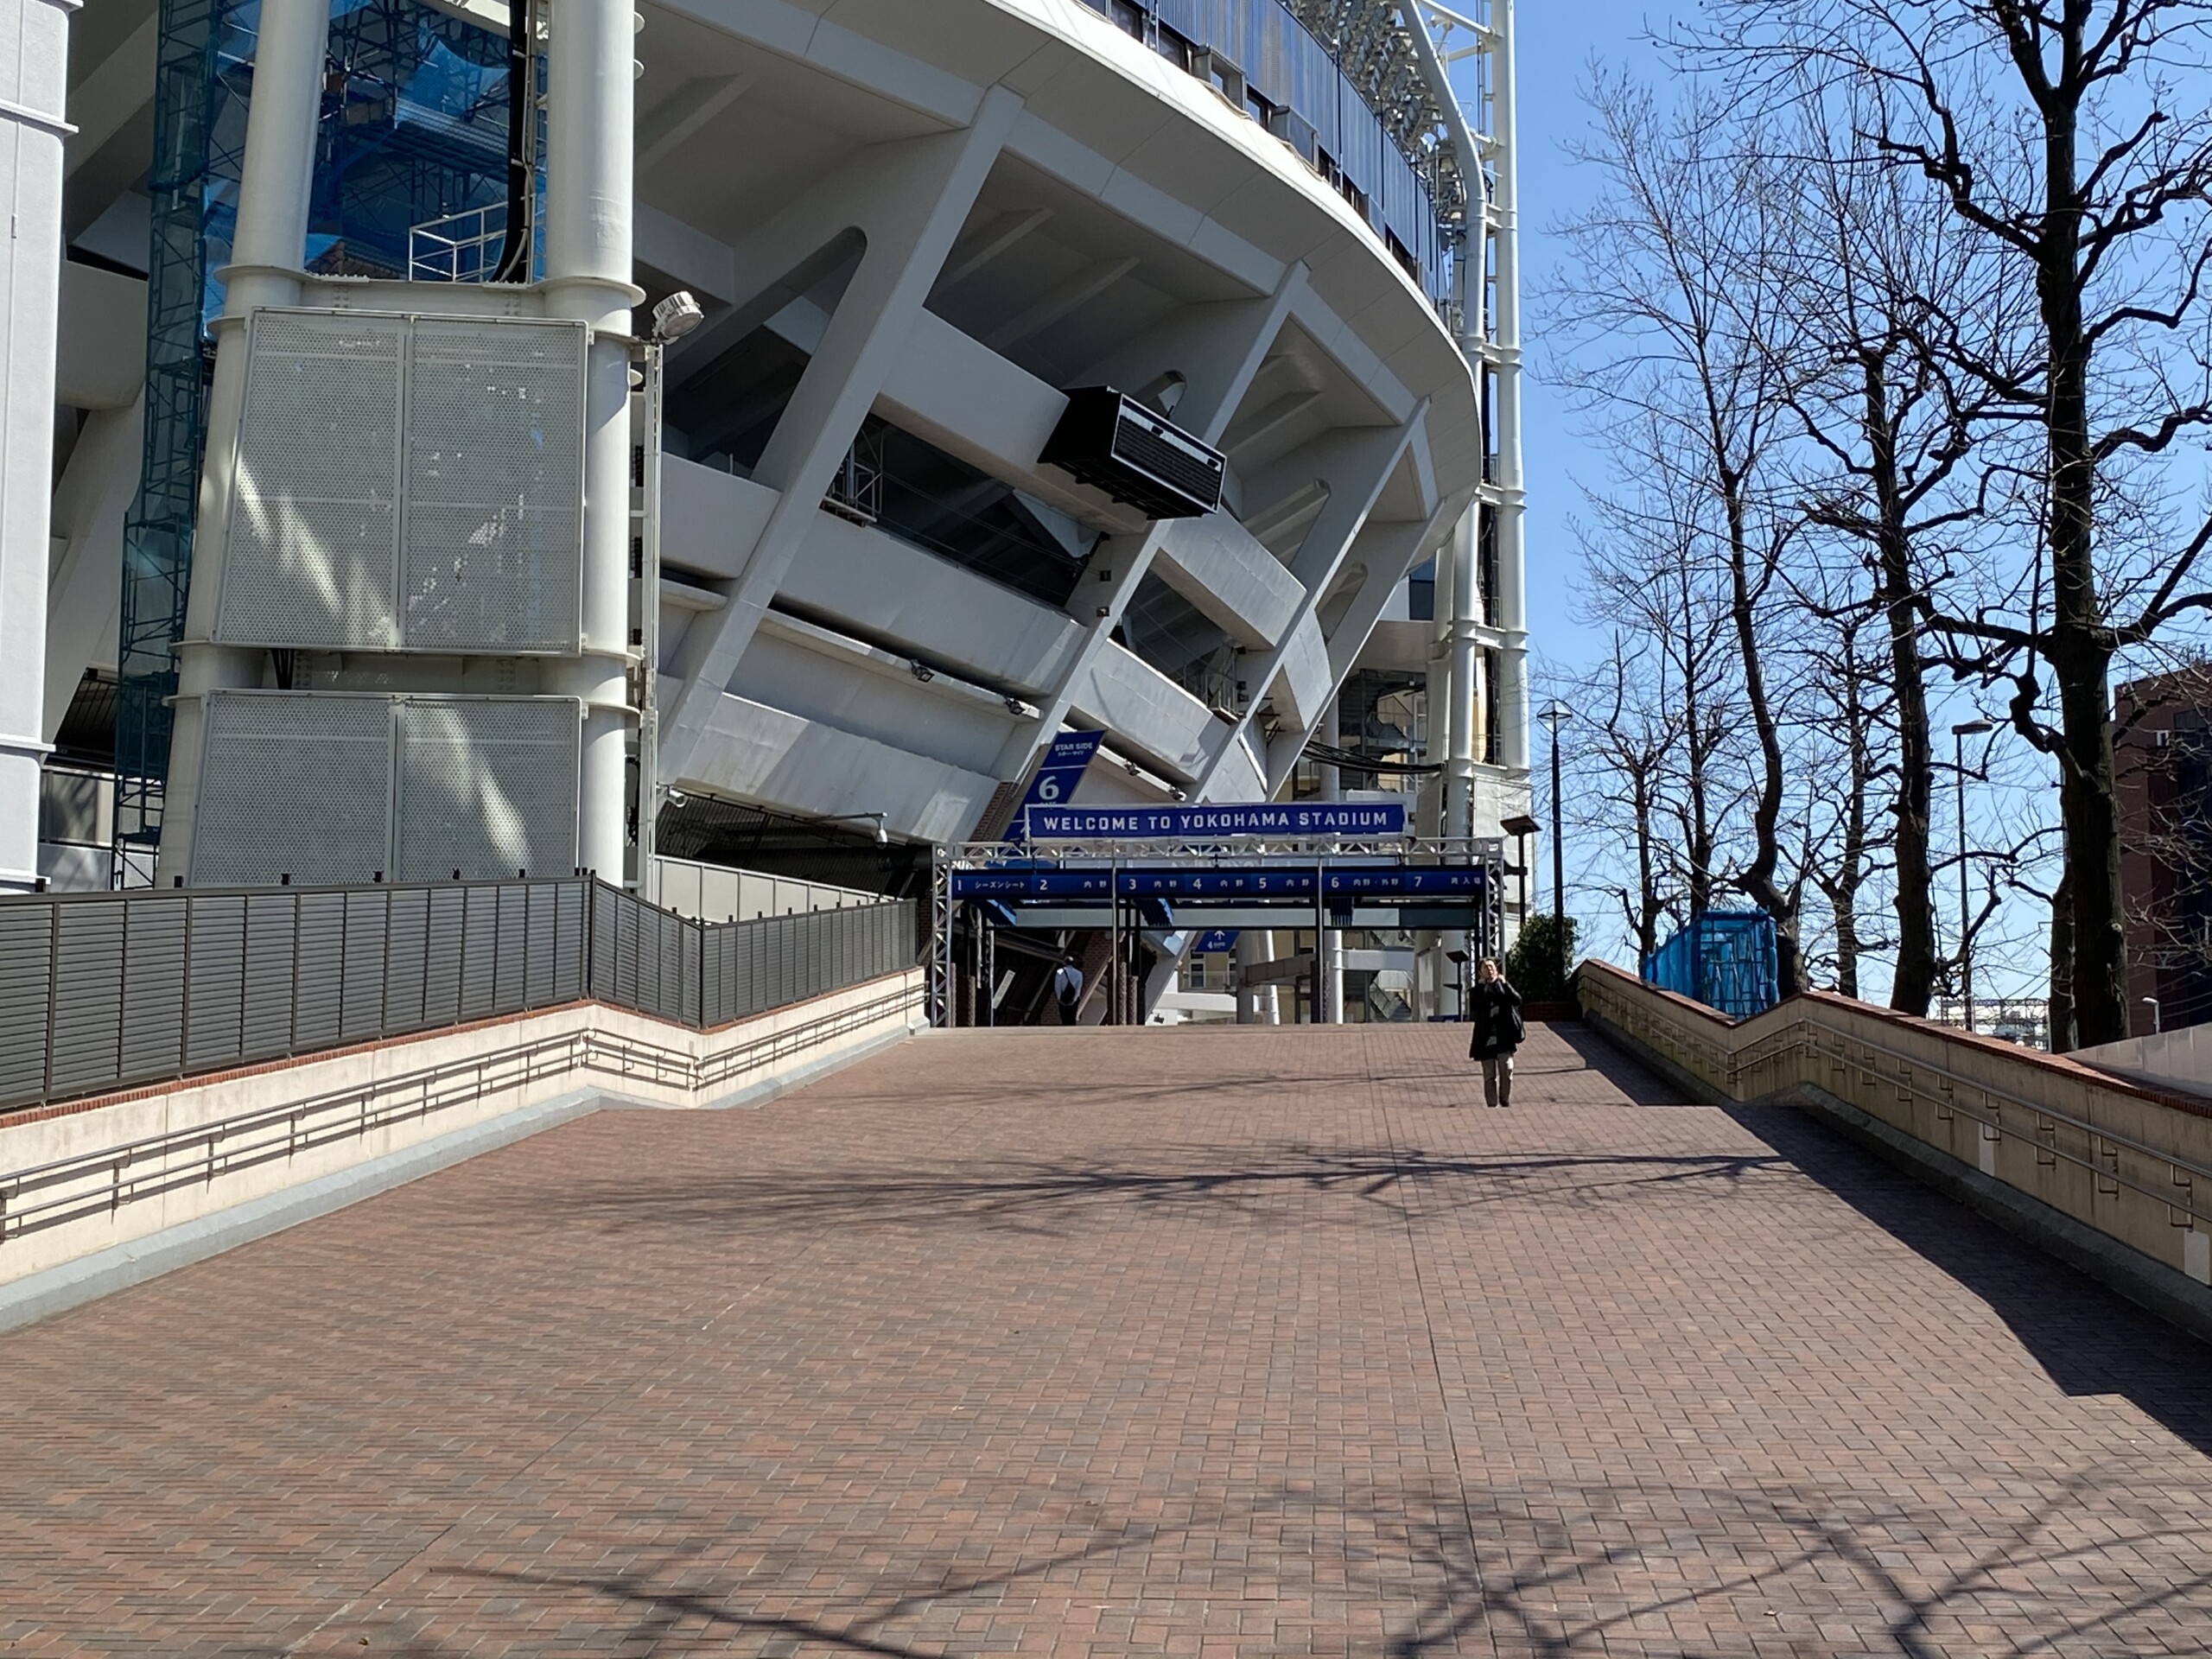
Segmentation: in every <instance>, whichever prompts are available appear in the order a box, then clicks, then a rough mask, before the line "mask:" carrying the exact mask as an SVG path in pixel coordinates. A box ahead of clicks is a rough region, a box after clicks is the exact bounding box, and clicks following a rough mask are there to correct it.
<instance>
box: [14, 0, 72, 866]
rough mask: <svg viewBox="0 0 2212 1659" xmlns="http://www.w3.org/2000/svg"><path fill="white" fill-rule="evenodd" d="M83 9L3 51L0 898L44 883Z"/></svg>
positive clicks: (32, 15)
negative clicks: (71, 118) (67, 192)
mask: <svg viewBox="0 0 2212 1659" xmlns="http://www.w3.org/2000/svg"><path fill="white" fill-rule="evenodd" d="M76 9H77V8H76V4H75V0H9V3H8V7H7V13H8V22H7V25H6V27H5V29H4V31H0V34H3V35H6V36H12V37H13V38H12V39H11V40H9V41H8V42H7V49H6V50H5V51H4V52H0V179H4V180H5V181H6V182H5V188H6V191H7V197H8V200H7V208H8V221H9V226H10V232H9V238H8V242H7V245H6V247H5V250H4V251H0V305H4V307H5V309H4V311H0V315H4V316H5V317H6V319H7V326H6V327H5V328H4V329H3V330H0V389H4V390H3V391H0V893H21V892H24V891H27V890H29V889H30V888H32V887H36V886H37V885H38V817H39V796H40V779H39V766H40V763H41V761H42V760H44V759H45V758H46V755H47V753H48V745H47V743H46V741H45V740H44V732H45V702H46V586H47V572H48V561H49V560H50V559H51V557H52V548H51V546H50V537H51V535H52V531H53V511H54V338H55V334H56V332H57V329H58V327H59V324H58V321H57V317H58V312H59V308H60V294H61V168H62V158H61V141H62V138H63V137H64V136H65V135H67V133H68V132H69V130H70V128H69V127H68V126H67V124H65V123H64V121H63V119H62V105H63V101H64V99H66V98H67V92H68V86H69V14H70V13H71V12H73V11H74V10H76Z"/></svg>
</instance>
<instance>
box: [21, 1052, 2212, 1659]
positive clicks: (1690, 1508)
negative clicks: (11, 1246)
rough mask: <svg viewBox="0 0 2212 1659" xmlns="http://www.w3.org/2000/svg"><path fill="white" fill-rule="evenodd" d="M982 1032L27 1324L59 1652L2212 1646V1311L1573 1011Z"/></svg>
mask: <svg viewBox="0 0 2212 1659" xmlns="http://www.w3.org/2000/svg"><path fill="white" fill-rule="evenodd" d="M1480 1098H1481V1090H1480V1088H1479V1084H1478V1080H1477V1079H1475V1078H1473V1077H1471V1073H1470V1069H1469V1067H1468V1066H1467V1065H1466V1063H1465V1061H1464V1060H1463V1059H1461V1058H1459V1057H1458V1055H1457V1052H1456V1044H1455V1043H1454V1041H1453V1038H1452V1033H1450V1032H1448V1031H1443V1030H1438V1029H1433V1028H1432V1029H1420V1028H1389V1027H1383V1028H1375V1029H1371V1030H1351V1031H1344V1032H1311V1031H1291V1032H1258V1031H1243V1032H1236V1031H1212V1032H1156V1033H1099V1032H1082V1033H1070V1032H1063V1031H1058V1030H1049V1031H1036V1032H1024V1033H997V1034H994V1033H961V1034H954V1035H946V1036H938V1037H931V1038H929V1039H924V1040H923V1041H921V1042H918V1043H916V1044H912V1045H908V1046H906V1047H904V1048H901V1049H899V1050H898V1051H895V1052H892V1053H890V1054H888V1055H887V1056H885V1057H883V1058H879V1059H876V1060H874V1061H873V1062H871V1063H868V1064H867V1065H862V1066H860V1067H856V1068H855V1069H853V1070H850V1071H846V1072H844V1073H842V1074H841V1075H840V1076H838V1077H835V1078H833V1079H831V1080H829V1082H827V1083H825V1084H821V1085H819V1086H817V1087H816V1088H813V1089H811V1090H807V1091H806V1092H804V1094H802V1095H798V1096H791V1097H790V1098H787V1099H785V1100H784V1101H782V1102H779V1103H776V1104H774V1105H772V1106H770V1107H768V1108H766V1109H763V1110H760V1111H753V1112H734V1113H728V1114H716V1115H677V1114H658V1113H645V1112H634V1113H613V1114H606V1115H602V1116H598V1117H594V1118H591V1119H587V1120H583V1121H582V1122H576V1123H574V1124H571V1125H569V1126H568V1127H566V1128H561V1129H558V1130H556V1131H553V1132H551V1133H549V1134H547V1135H543V1136H540V1137H538V1138H537V1139H535V1140H533V1141H528V1142H526V1143H524V1144H522V1145H519V1146H517V1147H511V1148H509V1149H507V1150H505V1151H503V1152H500V1153H497V1154H492V1155H489V1156H486V1157H484V1158H482V1159H480V1160H476V1161H474V1162H473V1163H470V1164H468V1165H467V1166H462V1167H460V1168H457V1169H454V1170H452V1171H449V1172H448V1173H444V1174H442V1175H440V1176H437V1177H435V1178H434V1179H429V1180H425V1181H423V1182H421V1183H418V1184H417V1185H414V1186H411V1187H409V1188H406V1189H404V1190H402V1191H400V1192H395V1193H392V1194H390V1195H388V1196H386V1197H385V1198H379V1199H378V1200H375V1201H373V1202H372V1203H369V1204H365V1205H359V1206H357V1207H356V1208H354V1209H352V1210H349V1211H345V1212H343V1213H341V1214H340V1215H337V1216H334V1217H328V1218H327V1219H325V1220H322V1221H320V1222H316V1223H315V1224H310V1225H308V1226H303V1227H301V1228H298V1229H296V1230H293V1231H290V1232H288V1233H285V1234H283V1235H281V1236H277V1237H275V1238H271V1239H269V1240H265V1241H264V1242H262V1243H258V1244H255V1245H252V1246H250V1247H248V1248H245V1249H240V1250H238V1251H236V1252H234V1253H232V1254H231V1255H227V1256H225V1257H222V1258H220V1259H218V1260H215V1261H212V1262H206V1263H203V1264H201V1265H200V1266H199V1267H196V1268H191V1269H188V1270H187V1271H184V1272H181V1273H178V1274H173V1275H171V1276H169V1277H168V1278H165V1279H162V1280H161V1281H157V1282H155V1283H152V1284H149V1285H147V1286H144V1287H140V1288H138V1289H137V1290H134V1291H131V1292H129V1293H125V1294H120V1295H117V1296H114V1297H111V1298H110V1299H108V1300H105V1301H103V1302H101V1303H99V1304H97V1305H95V1306H90V1307H87V1308H84V1309H81V1310H79V1311H78V1312H76V1313H73V1314H70V1315H67V1316H65V1317H63V1318H60V1319H54V1320H52V1321H49V1322H48V1323H46V1324H44V1325H39V1326H37V1327H35V1328H33V1329H30V1330H28V1331H24V1332H17V1333H16V1334H14V1335H12V1336H8V1337H0V1409H4V1410H5V1412H6V1414H7V1415H6V1416H5V1418H4V1419H0V1654H4V1655H9V1656H14V1655H26V1656H27V1655H51V1654H79V1653H103V1654H105V1653H144V1654H159V1655H163V1656H198V1655H215V1654H222V1655H276V1654H302V1655H316V1656H328V1655H363V1654H370V1655H406V1656H416V1659H448V1656H461V1655H469V1656H477V1655H499V1654H533V1655H535V1654H561V1655H569V1654H577V1655H582V1654H594V1655H617V1654H619V1655H647V1654H654V1655H675V1654H715V1655H724V1654H728V1655H809V1656H813V1655H834V1654H872V1655H907V1654H913V1655H963V1656H965V1655H976V1656H982V1655H992V1654H1001V1653H1006V1654H1012V1653H1023V1654H1048V1653H1049V1654H1068V1655H1081V1656H1121V1655H1138V1654H1176V1655H1215V1654H1236V1655H1274V1654H1286V1655H1288V1654H1296V1655H1305V1654H1339V1655H1348V1654H1360V1655H1377V1656H1384V1655H1390V1656H1414V1655H1429V1654H1437V1655H1441V1654H1462V1653H1468V1654H1483V1655H1513V1656H1522V1655H1527V1656H1547V1659H1571V1656H1583V1655H1606V1656H1629V1655H1636V1656H1662V1655H1664V1656H1695V1659H1707V1656H1735V1655H1749V1656H1774V1659H1780V1656H1789V1659H1815V1656H1821V1659H1826V1656H1844V1655H1867V1654H1876V1655H1894V1656H1907V1659H1929V1656H1946V1659H1951V1656H1976V1659H1980V1656H1998V1655H2004V1656H2022V1659H2025V1656H2058V1659H2070V1656H2087V1655H2096V1656H2106V1655H2111V1656H2120V1655H2126V1656H2137V1655H2156V1654H2166V1653H2172V1654H2184V1653H2185V1654H2202V1653H2205V1652H2207V1651H2208V1649H2212V1456H2208V1452H2212V1355H2208V1352H2207V1351H2205V1350H2203V1349H2201V1348H2198V1347H2196V1346H2195V1345H2193V1344H2190V1342H2188V1341H2187V1340H2186V1339H2184V1338H2181V1337H2179V1336H2178V1335H2177V1334H2175V1333H2174V1332H2171V1331H2170V1330H2169V1329H2168V1328H2166V1327H2164V1326H2163V1325H2158V1323H2156V1322H2155V1321H2152V1319H2149V1318H2147V1317H2146V1316H2144V1315H2142V1314H2139V1313H2136V1312H2135V1311H2133V1309H2132V1308H2130V1307H2129V1306H2126V1304H2124V1303H2122V1302H2120V1301H2117V1300H2114V1299H2113V1298H2112V1297H2110V1296H2108V1295H2107V1294H2105V1293H2103V1292H2101V1290H2098V1289H2096V1288H2095V1287H2093V1286H2091V1285H2089V1284H2088V1282H2087V1281H2083V1280H2081V1279H2079V1278H2077V1277H2075V1275H2073V1274H2069V1273H2068V1272H2067V1271H2065V1270H2063V1269H2061V1268H2055V1267H2052V1266H2050V1265H2049V1264H2048V1263H2046V1262H2043V1261H2042V1260H2040V1259H2039V1258H2037V1257H2036V1256H2034V1255H2031V1253H2029V1252H2028V1251H2027V1250H2025V1249H2024V1248H2023V1247H2021V1246H2019V1245H2018V1244H2017V1243H2014V1242H2012V1240H2010V1239H2009V1238H2007V1237H2005V1236H2004V1235H2002V1234H1999V1233H1998V1232H1996V1231H1994V1230H1991V1229H1989V1228H1987V1227H1986V1226H1984V1225H1983V1224H1980V1222H1978V1221H1976V1220H1975V1219H1974V1218H1973V1217H1970V1216H1968V1215H1967V1214H1966V1213H1965V1212H1963V1211H1960V1210H1958V1209H1956V1208H1955V1207H1953V1206H1952V1205H1948V1203H1946V1202H1945V1201H1944V1200H1942V1199H1941V1198H1936V1197H1934V1196H1932V1195H1930V1194H1929V1193H1927V1192H1923V1191H1922V1190H1920V1189H1918V1188H1916V1187H1914V1186H1912V1185H1910V1184H1909V1183H1907V1182H1905V1181H1904V1179H1902V1178H1900V1177H1897V1176H1896V1175H1893V1174H1891V1173H1889V1172H1888V1171H1886V1170H1885V1169H1884V1168H1883V1167H1882V1166H1878V1165H1876V1164H1874V1163H1872V1162H1871V1161H1869V1160H1866V1159H1865V1158H1864V1157H1862V1156H1861V1155H1860V1154H1858V1153H1857V1152H1855V1151H1853V1150H1852V1149H1850V1148H1848V1147H1845V1146H1843V1145H1842V1144H1840V1143H1839V1142H1837V1141H1834V1140H1832V1139H1829V1138H1828V1137H1827V1135H1825V1134H1824V1133H1823V1132H1821V1131H1820V1130H1818V1129H1816V1128H1811V1127H1809V1126H1808V1125H1806V1124H1804V1123H1803V1122H1802V1121H1800V1120H1799V1119H1797V1118H1796V1116H1793V1115H1791V1114H1789V1113H1787V1112H1782V1111H1775V1112H1769V1113H1761V1112H1743V1113H1735V1114H1728V1113H1723V1112H1719V1111H1716V1110H1713V1109H1708V1108H1706V1107H1703V1106H1697V1105H1690V1104H1686V1103H1683V1102H1682V1101H1681V1099H1680V1097H1679V1096H1675V1095H1673V1094H1671V1093H1669V1090H1667V1089H1666V1088H1665V1087H1664V1086H1662V1085H1661V1084H1657V1083H1656V1082H1655V1081H1653V1080H1652V1079H1651V1078H1650V1077H1648V1076H1647V1075H1646V1074H1644V1073H1643V1072H1641V1071H1638V1070H1637V1069H1636V1068H1635V1067H1634V1066H1632V1065H1628V1064H1626V1063H1624V1061H1622V1060H1621V1059H1619V1058H1618V1057H1616V1056H1614V1055H1613V1054H1611V1052H1609V1051H1607V1050H1605V1048H1604V1047H1603V1046H1600V1045H1599V1044H1597V1043H1596V1042H1594V1041H1593V1040H1592V1039H1590V1038H1589V1037H1588V1036H1586V1034H1585V1033H1582V1032H1581V1031H1580V1030H1579V1029H1577V1028H1574V1027H1562V1028H1560V1029H1557V1030H1539V1031H1538V1032H1537V1033H1535V1035H1534V1036H1533V1037H1532V1039H1531V1041H1530V1044H1529V1047H1528V1049H1526V1050H1525V1051H1524V1052H1523V1056H1522V1074H1521V1078H1520V1090H1519V1100H1518V1103H1516V1106H1515V1107H1514V1109H1511V1110H1510V1111H1488V1110H1485V1109H1483V1107H1482V1106H1481V1105H1480Z"/></svg>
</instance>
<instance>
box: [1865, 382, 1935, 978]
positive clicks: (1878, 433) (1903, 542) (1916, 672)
mask: <svg viewBox="0 0 2212 1659" xmlns="http://www.w3.org/2000/svg"><path fill="white" fill-rule="evenodd" d="M1866 435H1867V438H1868V440H1869V443H1870V452H1871V454H1872V461H1873V465H1872V473H1873V478H1874V502H1875V527H1874V536H1875V559H1876V581H1877V582H1878V588H1877V592H1876V597H1877V598H1878V600H1879V601H1881V604H1882V607H1883V610H1884V613H1885V617H1886V620H1888V623H1889V631H1890V690H1891V696H1893V697H1894V699H1895V700H1896V703H1897V799H1896V802H1895V804H1894V806H1893V807H1892V809H1891V810H1892V811H1893V812H1894V813H1895V815H1896V818H1897V973H1896V976H1895V977H1894V978H1893V979H1892V980H1891V986H1890V1006H1891V1007H1893V1008H1895V1009H1897V1011H1898V1012H1899V1013H1901V1014H1912V1015H1915V1016H1916V1017H1919V1018H1925V1017H1926V1015H1927V1013H1928V1001H1929V997H1930V996H1932V995H1934V994H1935V990H1936V902H1935V896H1934V881H1935V878H1934V874H1933V872H1932V871H1931V870H1930V868H1929V818H1930V801H1929V797H1930V794H1931V791H1932V789H1933V786H1934V774H1935V757H1934V754H1933V753H1932V748H1933V744H1932V739H1931V737H1930V734H1929V729H1928V685H1927V678H1926V671H1925V668H1924V665H1923V664H1922V662H1921V658H1920V620H1919V614H1918V611H1917V609H1916V604H1915V600H1916V593H1915V590H1914V584H1913V579H1912V575H1913V573H1912V537H1911V534H1910V531H1909V530H1908V528H1907V527H1906V524H1905V508H1904V492H1903V491H1902V489H1900V487H1899V486H1898V480H1897V433H1896V429H1895V424H1894V423H1893V421H1892V420H1891V415H1890V408H1889V388H1888V377H1887V374H1886V372H1885V369H1884V366H1883V364H1882V360H1881V359H1880V358H1879V357H1878V356H1876V355H1873V354H1871V353H1870V354H1869V356H1868V358H1867V360H1866Z"/></svg>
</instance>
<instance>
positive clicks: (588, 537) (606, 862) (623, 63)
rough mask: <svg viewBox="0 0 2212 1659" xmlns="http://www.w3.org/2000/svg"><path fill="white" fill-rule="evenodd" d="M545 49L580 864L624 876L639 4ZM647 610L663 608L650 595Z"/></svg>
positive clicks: (605, 8) (598, 1) (549, 264)
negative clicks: (575, 579)
mask: <svg viewBox="0 0 2212 1659" xmlns="http://www.w3.org/2000/svg"><path fill="white" fill-rule="evenodd" d="M550 10H551V11H552V32H551V39H550V41H549V43H548V47H547V51H546V189H545V281H544V284H543V287H544V291H545V296H546V311H547V314H548V315H551V316H556V317H569V318H574V319H575V320H577V321H582V322H585V323H588V324H589V325H590V326H591V328H592V330H593V342H592V346H591V360H590V369H589V385H588V390H587V391H586V394H585V400H586V401H585V410H584V422H585V431H586V435H585V441H584V443H585V447H584V572H583V654H582V657H581V658H573V659H571V660H569V661H568V662H566V663H564V664H563V672H562V675H561V682H562V689H563V690H564V691H565V692H566V693H567V694H568V695H569V696H575V697H578V698H580V699H582V702H583V704H584V734H583V771H582V782H581V785H580V787H579V790H578V795H579V799H578V802H577V840H576V848H577V853H576V858H577V862H578V863H579V864H581V865H582V867H583V868H585V869H587V870H591V871H594V872H595V873H597V874H598V875H599V876H600V878H601V880H607V881H612V882H614V883H617V884H620V882H621V881H622V880H623V876H624V868H623V866H624V849H625V843H626V840H627V833H626V828H627V826H626V819H627V807H628V801H629V793H628V790H627V787H626V772H627V768H628V743H629V728H630V722H631V713H630V709H629V696H628V683H627V682H628V670H629V664H630V649H631V647H630V599H629V594H630V352H629V348H628V344H627V341H628V337H629V334H630V312H631V308H632V307H633V306H635V305H636V304H637V303H638V302H639V301H640V300H641V299H642V298H643V297H644V296H643V295H642V294H641V293H639V290H638V289H636V288H635V287H634V286H632V283H631V280H630V278H631V219H632V205H633V204H632V149H633V146H634V143H635V101H636V95H635V92H634V86H635V70H634V67H633V66H634V61H635V54H634V52H633V50H632V44H633V42H632V37H633V35H635V34H636V32H637V14H636V13H635V12H634V11H633V10H632V7H631V3H630V0H556V4H554V5H553V6H552V7H551V8H550ZM645 602H646V603H647V604H649V605H650V604H653V603H655V602H657V595H654V594H647V595H646V597H645Z"/></svg>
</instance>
